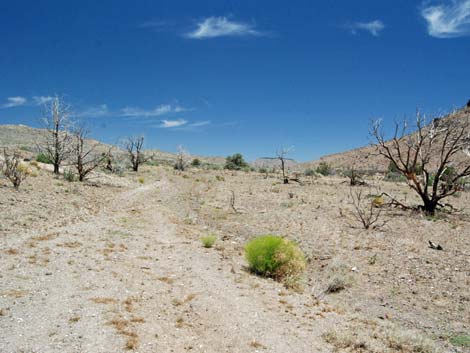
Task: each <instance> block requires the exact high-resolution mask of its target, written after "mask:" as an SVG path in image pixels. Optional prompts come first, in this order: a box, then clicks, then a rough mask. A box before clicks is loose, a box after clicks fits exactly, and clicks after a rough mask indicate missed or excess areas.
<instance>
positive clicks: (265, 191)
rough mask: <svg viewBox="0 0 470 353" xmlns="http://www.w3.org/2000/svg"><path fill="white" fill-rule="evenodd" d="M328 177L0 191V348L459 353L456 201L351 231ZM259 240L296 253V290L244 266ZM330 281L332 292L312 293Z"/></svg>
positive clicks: (147, 176)
mask: <svg viewBox="0 0 470 353" xmlns="http://www.w3.org/2000/svg"><path fill="white" fill-rule="evenodd" d="M139 178H140V180H139ZM343 182H344V180H341V179H335V178H324V179H319V180H313V179H312V180H311V181H310V183H309V184H307V185H303V186H301V185H297V184H292V185H287V186H284V185H280V184H279V180H278V178H274V177H273V178H268V179H264V178H263V176H262V175H261V174H257V173H249V174H246V173H229V172H224V171H201V170H191V171H188V172H185V173H182V174H175V173H174V172H173V171H172V170H170V169H167V168H164V167H146V168H144V169H143V170H142V171H141V172H139V174H138V175H132V174H129V175H127V176H125V177H122V178H120V177H116V176H107V177H104V178H99V179H96V180H94V181H92V182H91V183H86V184H80V183H68V182H66V181H63V180H57V179H54V178H53V177H52V176H51V175H50V174H49V173H47V172H45V171H42V172H39V175H38V176H37V177H36V178H30V179H28V180H27V181H26V182H25V184H24V186H23V188H22V189H21V190H20V191H19V192H15V191H13V190H12V189H11V187H10V186H9V185H7V184H6V183H5V184H4V185H3V186H1V187H0V211H1V214H2V217H1V224H0V246H1V247H0V256H1V257H0V271H1V272H0V352H2V353H3V352H12V353H13V352H28V353H29V352H90V353H91V352H125V351H136V352H186V351H193V352H333V351H340V352H342V351H345V352H377V353H379V352H432V351H442V352H446V351H449V352H450V351H454V352H463V351H465V348H464V347H458V346H452V345H451V344H450V343H449V340H450V338H451V337H452V336H454V335H457V334H468V331H469V322H470V315H469V305H468V301H469V300H470V298H469V290H468V289H469V278H470V276H469V268H470V266H469V256H468V255H469V253H468V251H469V247H468V245H469V235H470V226H469V221H468V213H469V210H468V205H469V204H470V200H469V195H468V194H465V193H463V194H462V195H460V197H458V198H455V199H454V200H452V201H453V203H454V204H455V205H456V206H457V207H460V208H461V209H462V212H461V214H455V215H451V216H445V217H444V216H442V217H441V218H439V217H438V218H433V219H429V218H426V217H424V216H422V215H419V214H412V213H409V212H405V211H400V210H396V209H393V210H388V211H387V212H386V213H385V214H384V218H385V219H386V220H387V221H388V223H387V225H386V226H384V227H382V228H380V229H373V230H368V231H365V230H364V229H361V228H359V227H357V225H356V224H355V223H354V221H353V220H352V218H351V217H350V212H351V207H350V204H349V203H348V187H347V186H346V184H344V183H343ZM377 183H378V187H380V188H381V189H386V190H387V191H388V192H395V193H399V194H400V196H404V195H407V198H408V200H412V194H410V193H408V191H407V189H406V186H404V185H398V184H393V183H379V182H377ZM374 190H375V189H374ZM231 191H234V194H235V207H236V211H237V212H235V211H234V210H233V209H232V208H231V207H230V203H229V199H230V195H231ZM209 233H211V234H216V235H217V237H218V241H217V243H216V245H215V247H214V248H211V249H205V248H203V247H202V246H201V242H200V240H199V239H200V237H201V236H202V235H206V234H209ZM266 233H273V234H279V235H285V236H287V237H288V238H291V239H293V240H296V241H297V242H298V243H299V245H300V246H301V248H302V249H303V250H304V252H305V253H306V255H307V257H308V259H309V265H308V270H307V272H306V274H305V276H304V279H303V281H302V283H301V290H300V291H293V290H288V289H286V288H284V286H283V285H282V284H280V283H277V282H274V281H272V280H270V279H263V278H259V277H256V276H253V275H252V274H250V273H249V272H248V271H247V270H246V268H245V266H246V263H245V261H244V258H243V245H244V244H245V242H246V241H247V240H248V239H251V238H253V237H254V236H256V235H260V234H266ZM428 240H433V241H435V242H438V243H439V244H442V246H443V247H444V251H436V250H432V249H429V248H428V247H427V241H428ZM335 276H336V277H338V276H341V279H342V280H343V281H344V283H345V284H346V285H345V289H344V290H342V291H340V292H338V293H331V294H328V293H325V288H327V287H328V284H329V283H330V282H331V280H332V278H333V277H335Z"/></svg>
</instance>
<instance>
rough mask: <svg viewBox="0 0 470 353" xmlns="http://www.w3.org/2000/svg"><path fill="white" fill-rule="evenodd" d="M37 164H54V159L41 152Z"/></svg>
mask: <svg viewBox="0 0 470 353" xmlns="http://www.w3.org/2000/svg"><path fill="white" fill-rule="evenodd" d="M36 162H39V163H46V164H52V159H51V158H50V157H49V156H48V155H47V154H45V153H43V152H41V153H39V154H38V155H37V156H36Z"/></svg>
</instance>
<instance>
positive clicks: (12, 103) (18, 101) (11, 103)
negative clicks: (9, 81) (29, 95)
mask: <svg viewBox="0 0 470 353" xmlns="http://www.w3.org/2000/svg"><path fill="white" fill-rule="evenodd" d="M7 101H8V103H5V104H3V105H2V108H13V107H19V106H22V105H25V104H26V103H27V102H28V101H27V99H26V98H24V97H8V98H7Z"/></svg>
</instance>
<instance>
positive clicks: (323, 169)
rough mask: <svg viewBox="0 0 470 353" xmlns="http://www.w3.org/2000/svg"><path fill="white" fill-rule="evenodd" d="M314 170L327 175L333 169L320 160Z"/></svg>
mask: <svg viewBox="0 0 470 353" xmlns="http://www.w3.org/2000/svg"><path fill="white" fill-rule="evenodd" d="M316 172H317V173H319V174H321V175H324V176H327V175H330V174H332V172H333V170H332V169H331V166H330V165H329V164H328V163H326V162H321V163H320V164H319V165H318V167H317V170H316Z"/></svg>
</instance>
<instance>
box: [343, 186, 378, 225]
mask: <svg viewBox="0 0 470 353" xmlns="http://www.w3.org/2000/svg"><path fill="white" fill-rule="evenodd" d="M363 191H364V190H363V189H359V190H357V189H352V188H351V189H350V190H349V195H350V197H351V203H352V206H353V208H354V212H353V217H354V218H355V219H356V220H357V221H358V222H360V223H361V225H362V226H363V227H364V229H369V228H371V227H382V226H384V225H385V222H381V223H379V220H380V217H381V215H382V211H383V208H382V206H383V204H384V202H383V198H382V196H373V197H372V198H371V197H370V196H369V195H371V192H370V190H369V193H368V195H364V194H363Z"/></svg>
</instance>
